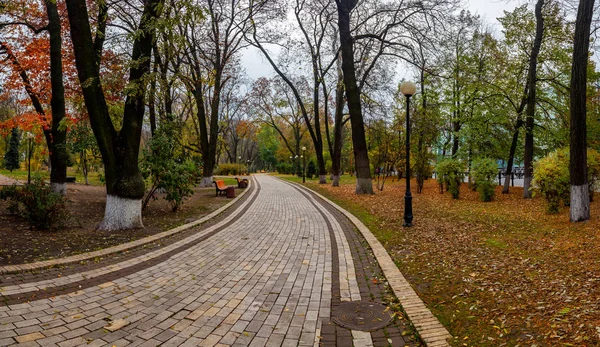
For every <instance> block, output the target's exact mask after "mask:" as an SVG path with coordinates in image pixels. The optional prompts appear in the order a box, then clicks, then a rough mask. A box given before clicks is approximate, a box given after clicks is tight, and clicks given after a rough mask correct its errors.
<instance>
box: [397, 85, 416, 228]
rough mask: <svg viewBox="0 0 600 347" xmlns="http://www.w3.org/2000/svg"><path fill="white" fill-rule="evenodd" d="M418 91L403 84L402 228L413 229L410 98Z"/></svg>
mask: <svg viewBox="0 0 600 347" xmlns="http://www.w3.org/2000/svg"><path fill="white" fill-rule="evenodd" d="M416 91H417V86H416V85H415V84H414V83H412V82H403V83H402V85H400V92H401V93H402V94H404V96H405V97H406V194H405V195H404V223H402V226H404V227H411V226H412V220H413V212H412V194H411V193H410V97H411V96H413V95H414V94H415V92H416Z"/></svg>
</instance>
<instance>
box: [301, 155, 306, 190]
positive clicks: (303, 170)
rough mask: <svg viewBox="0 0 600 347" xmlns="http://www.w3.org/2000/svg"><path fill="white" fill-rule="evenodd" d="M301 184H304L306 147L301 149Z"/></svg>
mask: <svg viewBox="0 0 600 347" xmlns="http://www.w3.org/2000/svg"><path fill="white" fill-rule="evenodd" d="M302 183H306V147H302Z"/></svg>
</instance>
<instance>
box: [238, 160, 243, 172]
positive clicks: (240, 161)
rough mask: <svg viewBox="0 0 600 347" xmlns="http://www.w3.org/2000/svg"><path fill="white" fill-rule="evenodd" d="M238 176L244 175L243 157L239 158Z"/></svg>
mask: <svg viewBox="0 0 600 347" xmlns="http://www.w3.org/2000/svg"><path fill="white" fill-rule="evenodd" d="M238 175H240V176H241V175H242V156H239V157H238Z"/></svg>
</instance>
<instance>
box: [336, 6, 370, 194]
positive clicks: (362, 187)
mask: <svg viewBox="0 0 600 347" xmlns="http://www.w3.org/2000/svg"><path fill="white" fill-rule="evenodd" d="M336 5H337V10H338V28H339V30H340V49H341V52H342V71H343V72H344V85H345V87H346V99H347V101H348V110H349V112H350V122H351V125H352V143H353V146H354V161H355V165H356V194H373V181H372V179H371V168H370V163H369V152H368V149H367V140H366V135H365V125H364V120H363V115H362V107H361V103H360V90H358V85H357V82H356V70H355V67H354V46H353V40H352V33H351V31H350V11H352V8H353V7H354V6H355V5H356V1H355V0H336Z"/></svg>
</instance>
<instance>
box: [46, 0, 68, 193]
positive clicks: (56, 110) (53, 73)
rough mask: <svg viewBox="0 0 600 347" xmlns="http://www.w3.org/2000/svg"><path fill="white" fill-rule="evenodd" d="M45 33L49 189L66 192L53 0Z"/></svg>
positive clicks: (61, 91)
mask: <svg viewBox="0 0 600 347" xmlns="http://www.w3.org/2000/svg"><path fill="white" fill-rule="evenodd" d="M46 11H47V12H48V33H49V34H50V83H51V85H52V100H51V101H50V106H51V108H52V127H51V128H50V130H46V131H44V135H45V136H46V142H47V143H48V151H49V152H50V162H51V166H52V170H51V171H50V186H51V187H52V190H53V191H55V192H57V193H61V194H63V195H64V194H66V193H67V183H66V182H67V162H68V158H69V154H68V152H67V130H66V128H65V127H64V125H61V124H60V123H61V121H62V120H63V119H64V118H65V88H64V85H63V73H62V36H61V26H60V17H59V15H58V10H57V8H56V1H52V0H46Z"/></svg>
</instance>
